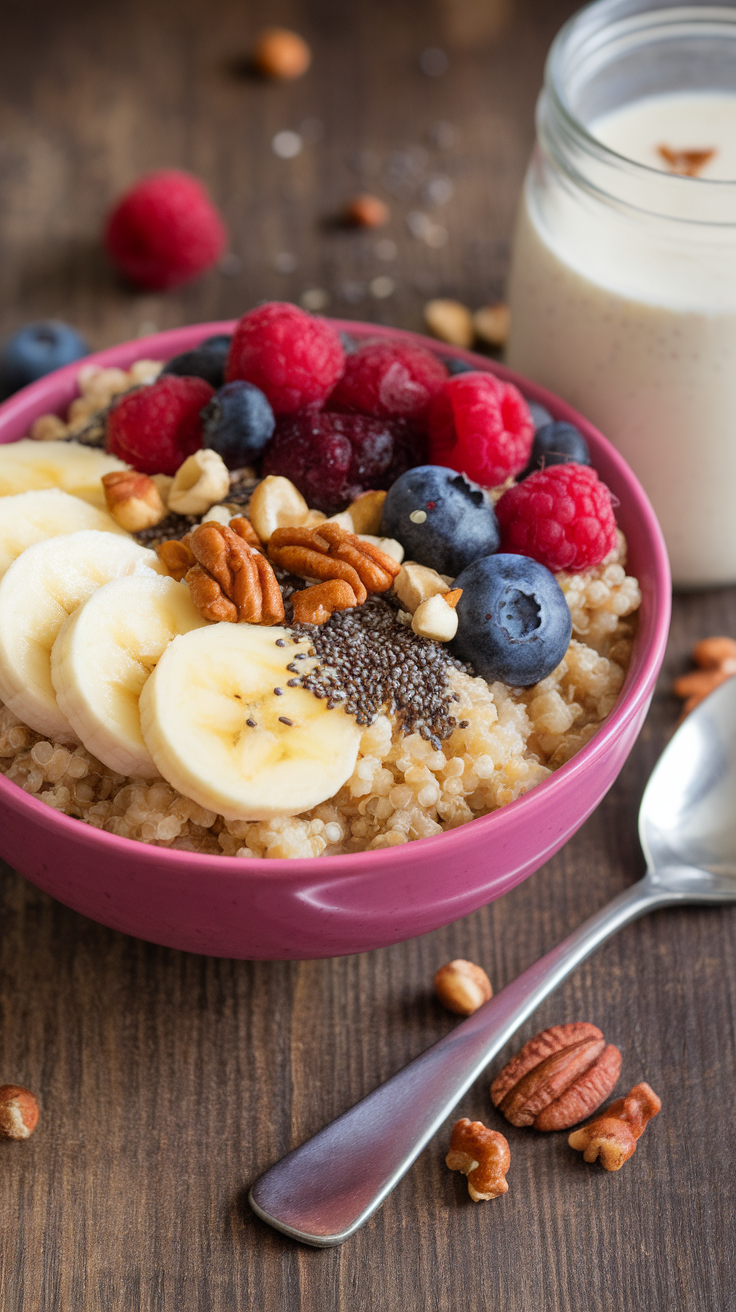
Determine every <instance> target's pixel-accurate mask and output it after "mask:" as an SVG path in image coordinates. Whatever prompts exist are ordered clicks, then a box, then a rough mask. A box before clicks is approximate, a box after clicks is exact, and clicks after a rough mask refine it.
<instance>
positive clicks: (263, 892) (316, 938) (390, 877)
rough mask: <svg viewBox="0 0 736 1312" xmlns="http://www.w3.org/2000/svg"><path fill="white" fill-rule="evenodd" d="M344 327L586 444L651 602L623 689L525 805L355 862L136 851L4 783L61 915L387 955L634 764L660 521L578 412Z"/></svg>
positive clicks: (472, 359) (32, 393) (165, 336)
mask: <svg viewBox="0 0 736 1312" xmlns="http://www.w3.org/2000/svg"><path fill="white" fill-rule="evenodd" d="M336 327H338V328H339V329H340V330H342V331H345V332H348V333H350V334H351V335H352V336H353V337H355V338H357V339H364V338H367V337H371V336H375V335H376V333H377V332H380V335H381V336H382V337H387V338H391V339H394V340H400V341H404V342H410V343H411V342H413V343H415V344H418V345H422V346H424V347H427V348H429V349H431V350H432V351H434V352H435V354H437V355H439V356H441V357H442V358H443V359H445V360H450V359H455V360H459V361H463V362H464V363H465V364H466V365H470V366H472V367H473V368H475V369H480V370H490V371H491V372H493V373H494V374H496V376H497V377H500V378H501V379H503V380H506V381H509V382H513V383H515V384H516V386H517V387H518V388H519V390H520V391H521V392H522V393H523V394H524V395H525V396H526V398H527V399H528V400H530V401H534V402H537V403H539V404H541V405H543V406H545V407H546V408H547V410H548V411H549V412H550V413H551V414H552V416H553V417H554V418H555V419H559V420H564V421H567V422H569V423H571V424H574V425H575V426H576V427H577V428H578V429H579V430H580V432H582V434H583V435H584V437H585V439H586V441H587V443H588V446H589V449H590V452H591V456H592V461H593V465H594V467H595V469H596V470H597V472H598V474H599V475H600V477H601V479H602V480H603V482H604V483H605V484H606V485H607V486H608V488H609V489H610V491H611V493H612V494H613V497H614V501H615V503H616V505H617V509H616V516H617V521H618V524H619V526H620V528H621V529H622V531H623V533H624V534H625V536H626V539H627V543H628V565H629V568H630V570H631V572H632V573H633V574H635V575H636V577H637V578H638V580H639V584H640V588H641V609H640V612H639V620H638V628H637V632H636V637H635V640H634V644H633V649H632V653H631V659H630V663H629V666H628V669H627V672H626V677H625V681H624V684H623V687H622V689H621V692H620V694H619V696H618V699H617V701H616V704H615V706H614V708H613V710H612V711H611V712H610V714H609V715H608V716H607V717H606V719H605V720H604V721H603V723H602V724H601V727H600V728H599V729H598V730H597V732H595V734H594V735H593V736H592V738H591V739H590V741H589V742H588V743H587V744H586V745H585V746H584V747H583V748H582V749H581V750H580V751H578V752H577V754H576V755H574V756H573V757H572V759H570V760H569V761H567V763H566V764H563V765H561V766H560V768H558V769H557V770H556V771H555V772H554V773H552V774H551V775H549V777H547V778H546V779H544V780H543V781H542V782H540V783H538V784H536V786H535V787H533V788H532V789H531V790H530V791H529V792H528V793H526V794H525V795H524V796H521V797H519V798H517V800H515V801H512V802H510V803H509V804H508V805H504V806H502V807H501V808H500V809H498V810H495V811H492V812H491V813H490V814H487V815H483V816H480V817H478V818H475V819H473V820H470V821H468V822H467V823H464V824H461V825H459V826H458V827H456V828H454V829H450V830H447V831H446V832H442V833H439V834H436V835H434V836H432V837H428V838H419V839H416V840H414V841H411V842H408V843H403V844H402V845H400V846H394V847H383V848H380V849H376V850H368V851H363V852H354V853H350V854H346V855H329V856H327V855H326V856H316V857H312V858H298V857H297V858H290V859H279V858H269V859H263V858H260V857H253V858H249V857H242V856H227V855H224V854H223V855H208V854H204V853H200V852H190V851H182V850H176V849H174V848H170V847H162V846H156V845H154V844H151V843H147V842H139V841H134V840H132V839H128V838H125V837H120V836H118V835H116V834H113V833H109V832H107V831H105V830H103V829H97V828H93V827H91V826H90V825H88V824H85V823H84V822H82V821H81V820H78V819H76V818H74V817H71V816H67V815H65V814H63V813H62V812H60V811H57V810H54V809H52V808H51V807H49V806H47V805H46V804H44V803H43V802H41V801H39V800H38V798H36V797H34V796H32V795H31V794H30V793H29V792H26V791H24V789H23V788H21V787H20V786H19V785H18V784H16V783H14V782H12V781H11V780H9V779H8V778H6V777H5V776H4V775H1V774H0V856H2V857H3V858H4V859H5V860H6V861H7V862H8V863H9V864H10V865H11V866H13V867H14V868H15V869H16V870H17V871H19V872H20V873H21V874H22V875H24V876H25V877H26V878H27V879H29V880H30V881H31V882H32V883H34V884H36V885H37V886H38V887H39V888H41V889H43V890H44V891H45V892H47V893H50V894H51V895H52V896H53V897H55V898H57V899H58V900H59V901H60V902H62V903H64V904H65V905H67V906H69V907H71V908H73V909H74V910H76V911H79V912H81V913H82V914H84V915H86V916H89V917H91V918H92V919H93V920H96V921H99V922H100V923H102V924H104V925H107V926H109V927H111V928H113V929H117V930H121V931H123V932H125V933H127V934H132V935H136V936H137V937H140V938H143V939H146V940H148V941H150V942H154V943H159V944H163V945H166V946H168V947H173V948H178V949H182V950H185V951H189V952H196V953H204V954H208V955H213V956H223V957H232V958H246V959H264V960H290V959H296V960H303V959H309V958H316V957H328V956H338V955H343V954H347V953H354V952H363V951H367V950H369V949H372V948H377V947H383V946H386V945H388V944H390V943H395V942H399V941H402V940H405V939H408V938H412V937H414V936H416V935H418V934H423V933H426V932H428V931H430V930H433V929H436V928H438V927H439V926H441V925H445V924H448V923H449V922H450V921H453V920H456V919H458V918H460V917H462V916H465V915H467V914H468V913H470V912H472V911H475V910H476V909H477V908H478V907H480V906H482V905H483V904H485V903H487V902H490V901H492V900H493V899H495V898H497V897H500V896H501V895H502V894H503V893H505V892H507V891H508V890H509V889H511V888H513V887H514V886H515V885H516V884H518V883H519V882H520V881H521V880H523V879H525V878H526V877H527V876H528V875H530V874H532V873H533V872H534V871H535V870H537V869H538V868H539V867H540V866H541V865H542V864H543V863H544V862H545V861H547V860H548V859H549V858H550V857H551V856H552V855H553V854H554V853H555V852H557V851H558V850H559V848H561V847H562V845H563V844H564V843H565V842H567V840H568V839H569V838H570V837H571V836H572V835H573V834H574V833H575V831H576V830H577V829H578V828H579V827H580V826H581V825H582V823H583V822H584V821H585V820H586V818H587V817H588V816H589V815H590V814H591V812H592V811H593V810H594V809H595V807H596V806H597V805H598V803H599V802H600V801H601V799H602V798H603V797H604V795H605V794H606V792H607V791H608V789H609V788H610V787H611V785H612V784H613V782H614V780H615V779H616V777H617V775H618V773H619V771H620V770H621V768H622V766H623V764H624V762H625V761H626V758H627V756H628V755H629V752H630V751H631V748H632V746H633V744H634V742H635V740H636V737H637V735H638V733H639V731H640V729H641V726H642V723H643V720H644V717H645V715H646V712H647V709H648V706H649V702H650V700H651V696H652V692H653V689H654V684H655V680H656V677H657V674H658V671H659V668H660V665H661V663H662V659H663V656H664V649H665V642H666V638H667V632H668V626H669V615H670V577H669V568H668V562H667V554H666V549H665V546H664V542H663V539H662V535H661V532H660V529H659V526H658V524H657V520H656V518H655V516H654V513H653V511H652V508H651V506H650V504H649V502H648V500H647V497H646V495H645V493H644V491H643V489H642V488H641V486H640V484H639V483H638V481H637V479H636V478H635V476H634V474H633V473H632V472H631V470H630V469H629V467H628V466H627V465H626V463H625V462H624V460H623V459H622V458H621V456H620V455H619V454H618V453H617V452H616V450H615V449H614V448H613V447H612V446H611V445H610V444H609V443H608V442H607V441H606V439H605V438H604V437H603V436H602V435H601V434H600V433H599V432H597V431H596V429H594V428H593V427H592V425H591V424H589V423H587V421H586V420H585V419H584V418H583V417H582V416H580V415H579V414H577V413H576V412H575V411H574V410H573V409H572V408H571V407H570V406H568V405H566V404H565V403H564V402H563V401H561V400H559V399H558V398H556V397H554V396H552V395H551V394H550V393H548V392H546V391H545V390H544V389H542V388H540V387H537V386H535V385H534V384H532V383H530V382H527V381H526V380H524V379H523V378H520V377H519V376H518V375H516V374H513V373H512V372H511V371H510V370H507V369H505V368H503V367H502V366H500V365H497V364H495V363H493V362H490V361H489V360H488V359H487V358H486V357H482V356H477V355H473V354H472V353H471V352H468V351H464V350H461V349H459V348H454V347H450V346H445V345H441V344H440V343H438V342H436V341H430V340H428V339H426V338H424V337H421V336H418V335H416V334H412V333H407V332H403V331H401V330H398V329H384V328H381V329H380V330H377V329H376V327H375V325H370V324H356V323H353V322H350V323H339V322H338V323H336ZM232 329H233V324H232V323H229V322H226V323H212V324H204V325H201V324H200V325H197V326H195V327H187V328H181V329H174V330H172V331H168V332H163V333H158V334H156V335H154V336H151V337H147V338H140V339H137V340H135V341H132V342H127V343H124V344H123V345H120V346H116V347H113V348H111V349H109V350H106V351H102V352H99V353H98V354H96V355H94V356H91V357H90V358H89V363H93V364H98V365H100V366H103V367H109V366H117V367H119V368H122V369H128V368H130V366H131V365H132V364H133V363H134V362H135V361H138V360H142V359H153V360H167V359H170V358H171V357H172V356H174V355H177V354H179V353H181V352H184V351H187V350H191V349H192V348H193V347H194V346H196V345H198V344H199V342H201V341H202V340H203V339H204V338H205V337H208V336H211V335H214V334H217V333H227V332H231V331H232ZM78 370H79V364H75V365H69V366H67V367H66V368H63V369H60V370H58V371H56V372H55V373H53V374H50V375H48V376H47V377H46V378H43V379H41V380H40V381H38V382H36V383H34V384H32V385H31V386H29V387H27V388H25V389H24V390H23V391H22V392H19V393H17V394H16V395H15V396H14V397H12V398H11V399H10V400H8V401H6V402H5V404H4V405H2V406H0V443H9V442H13V441H16V440H18V439H20V438H22V437H24V436H26V435H27V434H28V431H29V429H30V427H31V424H32V423H33V421H34V420H35V419H36V418H38V417H39V416H41V415H43V414H49V413H56V414H59V415H61V414H65V413H66V410H67V408H68V406H69V404H70V403H71V401H72V400H73V399H74V398H75V396H76V395H77V392H78V387H77V374H78Z"/></svg>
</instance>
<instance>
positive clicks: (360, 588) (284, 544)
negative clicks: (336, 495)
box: [268, 523, 400, 606]
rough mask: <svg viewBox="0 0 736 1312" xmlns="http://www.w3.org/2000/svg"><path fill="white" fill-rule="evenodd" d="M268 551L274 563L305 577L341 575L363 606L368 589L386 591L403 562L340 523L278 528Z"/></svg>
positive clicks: (316, 577)
mask: <svg viewBox="0 0 736 1312" xmlns="http://www.w3.org/2000/svg"><path fill="white" fill-rule="evenodd" d="M268 554H269V556H270V557H271V560H273V561H274V562H275V564H277V565H280V566H281V568H282V569H288V570H290V572H291V573H292V574H297V575H299V576H300V577H301V578H305V579H324V580H330V579H342V580H343V581H344V582H345V583H349V584H350V587H351V588H352V589H353V592H354V593H355V598H356V603H357V605H359V606H362V604H363V602H364V601H365V599H366V597H367V595H368V593H369V592H387V591H388V589H389V588H390V587H391V584H392V583H393V581H394V579H395V578H396V575H397V574H398V573H399V569H400V566H399V565H398V564H397V562H396V561H395V560H393V559H392V558H391V556H387V555H386V553H385V552H384V551H381V550H380V549H379V548H378V547H375V546H374V545H373V543H371V542H364V541H362V540H361V539H360V538H358V537H357V536H356V535H355V534H354V533H348V532H346V530H345V529H344V528H340V527H339V526H338V525H337V524H329V523H324V524H320V525H319V527H318V528H279V529H277V530H276V532H275V533H274V534H273V535H272V536H271V540H270V542H269V544H268Z"/></svg>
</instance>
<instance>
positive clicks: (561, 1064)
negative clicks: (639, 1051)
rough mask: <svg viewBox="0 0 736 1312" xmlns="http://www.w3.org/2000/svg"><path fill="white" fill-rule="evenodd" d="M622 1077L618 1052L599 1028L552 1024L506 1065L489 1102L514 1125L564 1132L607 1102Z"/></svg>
mask: <svg viewBox="0 0 736 1312" xmlns="http://www.w3.org/2000/svg"><path fill="white" fill-rule="evenodd" d="M620 1073H621V1053H620V1052H619V1049H618V1048H617V1047H615V1046H614V1044H612V1043H609V1044H607V1043H606V1041H605V1039H604V1038H603V1035H602V1034H601V1031H600V1030H599V1029H598V1027H597V1025H590V1024H589V1023H588V1022H587V1021H574V1022H573V1023H572V1024H569V1025H553V1026H551V1028H550V1029H547V1030H542V1032H541V1033H540V1034H535V1036H534V1038H533V1039H530V1040H529V1042H528V1043H525V1044H524V1047H523V1048H522V1049H521V1052H518V1053H517V1054H516V1056H515V1057H512V1059H511V1061H510V1062H508V1063H507V1065H506V1066H504V1068H503V1070H502V1071H501V1072H500V1074H499V1075H497V1076H496V1078H495V1080H494V1081H493V1084H492V1085H491V1102H492V1103H493V1105H494V1107H497V1108H498V1110H499V1111H500V1112H501V1113H502V1115H504V1116H505V1117H506V1120H507V1121H510V1122H511V1124H512V1125H519V1126H521V1125H531V1126H533V1127H534V1129H535V1130H566V1129H569V1127H570V1126H571V1125H576V1124H577V1122H578V1121H582V1120H584V1118H585V1117H586V1116H590V1113H591V1112H594V1111H595V1110H596V1108H597V1107H600V1105H601V1103H602V1102H605V1100H606V1098H607V1097H608V1095H609V1094H610V1092H611V1090H612V1089H613V1088H614V1086H615V1084H616V1082H617V1080H618V1077H619V1075H620Z"/></svg>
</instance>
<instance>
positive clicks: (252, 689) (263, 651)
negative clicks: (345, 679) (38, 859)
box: [139, 624, 361, 820]
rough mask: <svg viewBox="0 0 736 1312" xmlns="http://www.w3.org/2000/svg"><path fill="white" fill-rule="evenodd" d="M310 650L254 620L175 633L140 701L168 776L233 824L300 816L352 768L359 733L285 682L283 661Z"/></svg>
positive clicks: (152, 746)
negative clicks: (177, 634) (180, 635)
mask: <svg viewBox="0 0 736 1312" xmlns="http://www.w3.org/2000/svg"><path fill="white" fill-rule="evenodd" d="M279 642H283V644H284V645H283V646H278V645H277V644H278V643H279ZM308 651H309V643H308V642H306V641H305V642H299V643H294V641H293V639H292V638H291V637H290V636H289V633H288V631H287V630H286V629H282V628H279V627H272V628H262V627H260V626H258V625H255V624H213V625H209V626H208V627H207V628H205V629H196V630H195V631H193V632H192V633H185V634H184V635H183V636H182V637H180V638H174V641H173V642H172V643H171V645H170V646H169V647H168V648H167V649H166V651H165V652H164V654H163V656H162V657H161V659H160V661H159V663H158V665H157V666H156V668H155V670H154V671H153V674H152V675H151V677H150V679H149V680H148V682H147V683H146V685H145V687H144V689H143V692H142V693H141V697H140V703H139V705H140V716H141V729H142V730H143V737H144V739H145V743H146V746H147V748H148V750H149V752H150V753H151V756H152V757H153V759H154V761H155V762H156V765H157V766H158V768H159V770H160V771H161V774H162V775H163V776H164V778H165V779H167V780H168V781H169V783H170V784H172V785H173V787H174V788H178V789H179V792H181V793H184V794H185V796H186V797H190V798H192V800H193V801H195V802H199V804H200V806H205V807H207V808H209V809H211V810H214V811H219V812H220V814H222V815H224V816H225V818H226V819H227V820H238V819H242V820H270V819H272V818H273V817H274V816H290V815H299V814H300V813H301V812H302V811H308V810H309V809H310V807H312V806H317V805H318V804H319V803H320V802H324V801H325V800H326V799H327V798H328V797H332V796H333V795H334V794H335V793H336V792H337V790H338V789H339V788H341V787H342V785H343V784H344V783H345V782H346V780H347V779H349V778H350V775H351V774H352V772H353V770H354V768H355V762H356V760H357V756H358V744H359V742H360V736H361V730H360V728H359V727H358V725H357V724H356V722H355V720H354V719H352V718H351V717H350V716H348V715H346V714H345V712H344V711H343V710H342V709H341V708H340V707H337V708H335V709H333V710H328V709H327V705H326V703H325V702H324V701H321V700H319V699H318V698H317V697H315V696H314V694H313V693H311V692H307V691H306V689H304V688H289V687H288V681H289V679H290V678H292V677H293V676H292V674H291V673H290V671H289V670H287V668H286V667H287V665H288V664H289V663H290V662H291V661H293V660H294V657H295V656H296V655H299V654H306V653H307V652H308ZM299 666H300V667H301V668H303V669H309V662H307V661H304V660H301V661H300V662H299ZM277 688H279V689H281V693H280V694H279V693H277V692H276V691H275V690H276V689H277Z"/></svg>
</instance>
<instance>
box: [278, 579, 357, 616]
mask: <svg viewBox="0 0 736 1312" xmlns="http://www.w3.org/2000/svg"><path fill="white" fill-rule="evenodd" d="M291 600H292V605H293V607H294V623H295V624H325V623H326V622H327V620H328V619H329V618H330V616H331V615H334V613H335V611H337V610H350V609H351V607H352V606H357V604H358V600H357V597H356V596H355V593H354V592H353V589H352V588H351V586H350V584H349V583H346V582H345V580H344V579H328V580H327V582H325V583H315V584H314V586H313V587H311V588H303V589H302V591H301V592H295V593H294V594H293V596H292V598H291Z"/></svg>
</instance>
